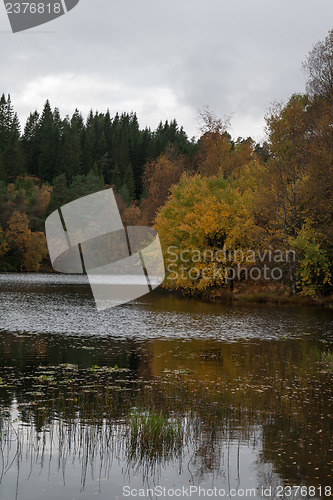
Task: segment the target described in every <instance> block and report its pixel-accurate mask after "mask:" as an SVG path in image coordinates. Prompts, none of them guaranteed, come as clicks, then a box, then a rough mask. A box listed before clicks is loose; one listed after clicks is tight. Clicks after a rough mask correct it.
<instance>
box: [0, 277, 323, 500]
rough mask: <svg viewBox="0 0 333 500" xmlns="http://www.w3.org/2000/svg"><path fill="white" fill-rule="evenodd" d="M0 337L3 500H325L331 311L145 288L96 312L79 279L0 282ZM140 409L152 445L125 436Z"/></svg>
mask: <svg viewBox="0 0 333 500" xmlns="http://www.w3.org/2000/svg"><path fill="white" fill-rule="evenodd" d="M0 332H1V338H0V351H1V358H0V377H1V380H0V397H1V409H0V425H1V442H0V445H1V449H0V480H1V483H0V498H2V499H4V500H7V499H8V500H10V499H15V498H18V499H22V500H30V499H31V500H32V499H38V500H39V499H44V498H49V499H50V500H53V499H54V500H55V499H65V500H67V499H68V500H72V499H91V498H94V497H95V496H97V498H101V499H103V500H104V499H117V498H119V499H122V498H126V494H127V492H128V491H129V489H130V488H131V489H133V492H134V493H135V492H137V493H139V489H140V488H143V489H144V490H142V491H141V494H143V493H145V494H148V493H149V492H147V491H146V490H147V489H150V490H151V491H150V494H151V496H153V497H154V496H157V495H158V494H159V492H160V491H162V493H164V492H166V493H168V490H169V495H166V498H168V497H171V496H172V493H173V492H174V491H175V490H176V493H175V494H176V495H177V494H179V493H181V496H184V495H185V496H186V492H188V493H189V494H191V498H199V492H198V490H196V488H197V489H198V488H199V487H201V488H202V492H201V496H200V498H202V497H203V495H204V493H203V492H204V491H205V492H206V495H209V494H210V493H211V492H212V491H213V493H214V495H215V493H216V492H217V496H216V495H215V497H217V498H221V497H222V494H223V495H224V497H225V498H245V497H249V496H250V497H252V498H254V497H256V498H281V497H282V498H284V497H285V498H291V496H290V495H289V490H288V489H287V488H286V487H287V486H288V485H289V486H303V490H299V491H298V490H297V491H296V489H295V491H296V495H293V496H292V498H319V497H321V498H327V497H329V496H330V494H331V493H332V494H333V443H332V441H333V439H332V438H333V419H332V416H333V384H332V375H333V365H332V364H329V363H328V362H325V360H327V359H328V358H326V357H325V353H327V352H330V351H331V350H333V342H332V341H333V310H325V309H320V308H303V307H293V306H288V307H282V306H271V305H256V306H255V305H226V304H220V303H216V304H215V303H214V304H211V303H205V302H200V301H194V300H185V299H179V298H175V297H170V296H167V295H164V294H160V293H155V294H149V295H147V296H145V297H142V298H140V299H138V300H136V301H135V302H132V303H130V304H126V305H124V306H120V307H117V308H114V309H110V310H106V311H103V312H100V313H98V312H97V311H96V309H95V306H94V301H93V299H92V295H91V292H90V289H89V286H88V285H87V281H86V279H85V278H84V277H78V276H58V275H24V274H21V275H15V274H11V275H8V274H7V275H5V274H3V275H0ZM323 353H324V354H323ZM151 408H153V410H154V412H155V413H154V414H158V415H162V414H163V415H165V416H166V422H167V423H166V425H167V426H168V425H169V426H170V429H169V434H168V437H167V438H166V440H165V445H164V444H163V443H164V441H163V439H164V438H163V439H162V438H161V440H160V445H157V446H155V447H154V446H153V444H152V441H149V439H148V438H147V436H146V437H145V439H143V440H142V441H141V437H142V435H141V434H143V433H144V431H142V433H141V434H140V435H139V434H138V435H136V434H135V428H134V424H133V422H134V421H135V417H133V415H141V416H140V418H142V415H143V416H144V418H146V416H147V415H148V414H149V412H150V409H151ZM177 426H178V427H177ZM172 429H173V430H172ZM175 429H178V431H179V432H180V434H179V433H178V431H177V432H176V431H175ZM179 429H181V430H179ZM168 443H171V444H172V443H173V444H172V445H170V446H169V445H168ZM145 446H146V447H145ZM310 486H312V487H314V489H309V488H310ZM124 487H127V489H125V490H124V489H123V488H124ZM157 487H161V488H166V490H165V491H163V490H158V489H157V490H156V489H154V488H157ZM269 487H271V490H267V488H269ZM325 487H326V490H325ZM330 487H332V491H331V490H330ZM182 488H185V493H184V492H183V490H182ZM190 488H192V490H190ZM214 488H216V490H214ZM263 488H266V490H265V492H266V495H264V491H263ZM246 490H247V491H246ZM218 495H220V496H218ZM160 497H161V498H165V496H164V495H163V494H162V496H160ZM146 498H149V496H148V497H146Z"/></svg>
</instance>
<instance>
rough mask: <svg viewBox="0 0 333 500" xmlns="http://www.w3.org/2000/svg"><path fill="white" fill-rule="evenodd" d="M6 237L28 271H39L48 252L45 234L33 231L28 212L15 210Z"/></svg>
mask: <svg viewBox="0 0 333 500" xmlns="http://www.w3.org/2000/svg"><path fill="white" fill-rule="evenodd" d="M6 239H7V242H8V245H9V247H10V249H11V250H12V251H13V252H14V253H15V254H16V255H17V256H18V258H19V259H20V261H21V265H22V268H23V269H24V270H26V271H38V270H39V267H40V263H41V261H42V259H43V258H44V257H45V255H46V253H47V249H46V241H45V235H44V233H42V232H34V233H33V232H32V231H31V230H30V228H29V220H28V217H27V215H26V214H22V213H20V212H17V211H15V212H14V213H13V215H12V216H11V218H10V219H9V221H8V229H7V231H6Z"/></svg>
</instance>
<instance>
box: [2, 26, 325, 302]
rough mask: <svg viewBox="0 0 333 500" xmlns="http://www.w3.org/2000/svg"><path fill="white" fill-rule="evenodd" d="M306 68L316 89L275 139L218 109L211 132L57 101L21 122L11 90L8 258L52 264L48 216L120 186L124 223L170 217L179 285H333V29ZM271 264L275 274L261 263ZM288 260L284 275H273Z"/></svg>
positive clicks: (285, 115) (6, 106)
mask: <svg viewBox="0 0 333 500" xmlns="http://www.w3.org/2000/svg"><path fill="white" fill-rule="evenodd" d="M303 67H304V71H305V73H306V76H307V85H306V92H305V93H303V94H299V93H297V94H294V95H292V96H291V97H290V99H289V100H288V102H287V103H284V104H276V105H274V106H273V108H272V109H271V110H270V111H269V112H268V113H267V116H266V129H267V130H266V132H267V139H266V142H265V143H263V144H256V143H255V142H254V141H253V140H252V139H251V138H246V139H244V138H238V139H237V140H233V139H232V137H231V136H230V134H229V133H228V120H227V119H224V120H222V119H220V118H218V117H216V116H215V115H214V113H213V112H211V111H210V110H209V109H208V108H204V109H203V110H202V111H201V113H200V116H199V118H200V122H201V129H200V138H199V139H198V140H194V139H191V140H190V139H189V138H188V137H187V135H186V133H185V131H184V130H183V128H182V127H179V126H178V124H177V122H176V121H175V120H174V121H171V122H168V121H167V122H165V123H164V124H163V123H160V124H159V126H158V128H157V129H156V130H154V131H152V130H151V129H148V128H145V129H140V126H139V122H138V118H137V116H136V114H135V113H131V114H128V113H122V114H120V115H119V114H116V115H115V116H111V115H110V113H109V111H106V112H105V113H100V112H95V113H94V112H93V111H91V112H90V113H89V115H88V117H87V119H86V120H84V119H83V117H82V115H81V113H80V112H79V110H75V112H74V114H73V116H72V117H69V116H66V117H65V118H62V117H61V114H60V111H59V109H58V108H54V109H52V107H51V105H50V102H49V101H46V103H45V105H44V109H43V110H42V112H41V113H39V112H37V111H34V112H32V113H31V114H30V116H29V117H28V119H27V121H26V124H25V126H24V129H23V130H21V128H20V122H19V119H18V116H17V114H16V113H15V109H14V106H13V103H12V101H11V98H10V96H9V95H8V96H5V95H2V97H1V99H0V210H1V213H0V217H1V218H0V270H1V271H18V270H25V271H38V270H40V269H41V270H43V269H49V263H48V261H47V251H46V244H45V236H44V221H45V218H46V217H47V215H48V214H50V213H51V212H52V211H53V210H55V209H56V208H58V207H59V206H61V205H63V204H64V203H67V202H69V201H71V200H73V199H76V198H78V197H80V196H84V195H86V194H89V193H93V192H96V191H98V190H101V189H104V188H105V187H110V186H111V187H113V189H114V190H115V192H116V198H117V202H118V206H119V209H120V212H121V215H122V218H123V222H124V223H125V224H130V225H135V224H144V225H154V226H155V227H156V228H157V230H158V232H159V236H160V240H161V243H162V248H163V251H164V256H165V261H166V280H165V286H166V287H167V288H169V289H171V290H175V289H181V290H183V291H185V292H186V293H198V292H203V291H205V290H207V289H208V290H218V289H221V288H226V287H228V288H230V289H231V290H233V291H237V289H238V288H239V287H241V286H242V285H243V284H244V283H245V284H249V282H251V285H255V286H257V287H260V286H264V285H265V286H266V287H267V286H271V287H273V288H275V289H280V290H282V291H283V293H285V292H286V291H287V292H288V293H292V294H296V293H299V294H303V295H310V296H312V297H317V296H319V295H329V294H330V293H331V291H332V272H333V268H332V260H333V259H332V257H333V175H332V174H333V31H331V32H330V33H329V34H328V36H327V37H326V38H325V40H323V41H322V42H318V43H317V45H315V46H314V48H313V49H312V51H311V52H310V53H309V55H308V57H307V59H306V61H305V62H304V64H303ZM170 248H172V252H171V251H170ZM222 249H223V251H224V258H223V259H221V258H219V259H217V258H216V256H217V255H218V252H221V251H222ZM231 250H232V251H231ZM185 252H186V259H185V258H184V256H185ZM203 255H204V257H203ZM219 255H220V256H221V253H220V254H219ZM259 265H260V269H263V267H264V268H265V269H266V270H267V272H270V274H269V275H265V277H263V276H262V275H261V274H260V276H258V275H257V274H255V273H254V272H253V273H252V274H251V272H252V271H253V270H254V269H258V266H259ZM216 266H218V269H217V267H216ZM276 268H278V269H280V270H281V274H279V273H278V272H277V271H275V276H272V271H274V269H276ZM193 269H195V273H194V272H193ZM191 272H192V275H190V273H191Z"/></svg>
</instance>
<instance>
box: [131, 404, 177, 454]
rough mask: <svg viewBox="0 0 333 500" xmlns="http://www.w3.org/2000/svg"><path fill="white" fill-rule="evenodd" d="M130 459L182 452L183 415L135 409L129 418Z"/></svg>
mask: <svg viewBox="0 0 333 500" xmlns="http://www.w3.org/2000/svg"><path fill="white" fill-rule="evenodd" d="M128 428H129V431H128V444H129V449H130V459H131V460H133V457H135V459H136V460H137V461H139V462H141V461H142V460H144V459H147V457H150V458H154V457H156V455H158V456H160V458H162V457H163V459H166V458H168V457H172V456H173V455H174V454H175V453H181V451H182V448H183V442H184V426H183V419H182V418H181V417H179V416H178V417H173V418H170V417H168V416H167V415H166V414H163V413H162V412H159V413H158V412H156V411H153V410H148V411H147V410H146V411H145V410H139V409H136V410H134V411H133V412H132V413H131V414H130V417H129V420H128Z"/></svg>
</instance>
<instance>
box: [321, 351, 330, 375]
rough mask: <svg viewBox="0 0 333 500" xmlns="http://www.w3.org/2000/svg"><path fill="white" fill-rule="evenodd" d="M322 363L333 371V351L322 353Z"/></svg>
mask: <svg viewBox="0 0 333 500" xmlns="http://www.w3.org/2000/svg"><path fill="white" fill-rule="evenodd" d="M321 362H322V363H325V365H327V366H328V367H329V368H330V369H332V370H333V352H332V351H329V350H328V351H324V352H322V353H321Z"/></svg>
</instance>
